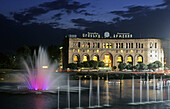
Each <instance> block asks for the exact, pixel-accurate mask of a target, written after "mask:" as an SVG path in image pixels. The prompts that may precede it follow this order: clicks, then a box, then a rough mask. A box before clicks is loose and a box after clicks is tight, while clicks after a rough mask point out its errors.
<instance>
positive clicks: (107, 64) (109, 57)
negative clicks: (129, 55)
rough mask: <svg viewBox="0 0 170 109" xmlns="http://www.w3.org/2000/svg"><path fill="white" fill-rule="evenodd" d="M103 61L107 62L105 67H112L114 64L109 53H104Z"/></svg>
mask: <svg viewBox="0 0 170 109" xmlns="http://www.w3.org/2000/svg"><path fill="white" fill-rule="evenodd" d="M103 62H104V63H105V67H111V66H112V58H111V56H110V55H109V54H106V55H104V59H103Z"/></svg>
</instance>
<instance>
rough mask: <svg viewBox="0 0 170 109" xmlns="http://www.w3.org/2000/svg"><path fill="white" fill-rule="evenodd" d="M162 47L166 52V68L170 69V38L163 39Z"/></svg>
mask: <svg viewBox="0 0 170 109" xmlns="http://www.w3.org/2000/svg"><path fill="white" fill-rule="evenodd" d="M162 46H163V48H164V50H165V63H166V65H165V66H167V67H168V68H170V38H166V39H163V40H162Z"/></svg>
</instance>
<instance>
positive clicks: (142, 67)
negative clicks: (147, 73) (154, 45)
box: [139, 63, 148, 70]
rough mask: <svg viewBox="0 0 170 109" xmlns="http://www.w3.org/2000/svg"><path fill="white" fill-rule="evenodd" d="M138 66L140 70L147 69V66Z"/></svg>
mask: <svg viewBox="0 0 170 109" xmlns="http://www.w3.org/2000/svg"><path fill="white" fill-rule="evenodd" d="M139 65H140V67H139V69H140V70H146V69H148V66H147V65H145V64H144V63H140V64H139Z"/></svg>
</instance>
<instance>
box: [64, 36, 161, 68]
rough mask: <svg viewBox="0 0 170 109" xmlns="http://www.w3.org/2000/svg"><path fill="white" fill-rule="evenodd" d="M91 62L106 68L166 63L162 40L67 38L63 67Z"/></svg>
mask: <svg viewBox="0 0 170 109" xmlns="http://www.w3.org/2000/svg"><path fill="white" fill-rule="evenodd" d="M89 60H94V61H103V62H104V63H105V67H113V66H117V67H118V65H119V63H122V62H123V63H127V64H132V65H136V64H138V63H144V64H147V65H148V64H149V63H152V62H154V61H160V62H162V63H164V51H163V49H162V44H161V40H160V39H153V38H149V39H133V38H127V39H125V38H117V39H114V38H111V39H109V38H103V39H101V38H65V40H64V41H63V67H64V68H67V65H68V64H69V63H77V62H85V61H89Z"/></svg>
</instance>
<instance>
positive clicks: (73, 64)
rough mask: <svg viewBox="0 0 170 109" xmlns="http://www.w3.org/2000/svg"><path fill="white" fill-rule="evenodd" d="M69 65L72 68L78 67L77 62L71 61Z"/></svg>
mask: <svg viewBox="0 0 170 109" xmlns="http://www.w3.org/2000/svg"><path fill="white" fill-rule="evenodd" d="M68 67H69V68H70V69H77V64H75V63H70V64H68Z"/></svg>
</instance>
